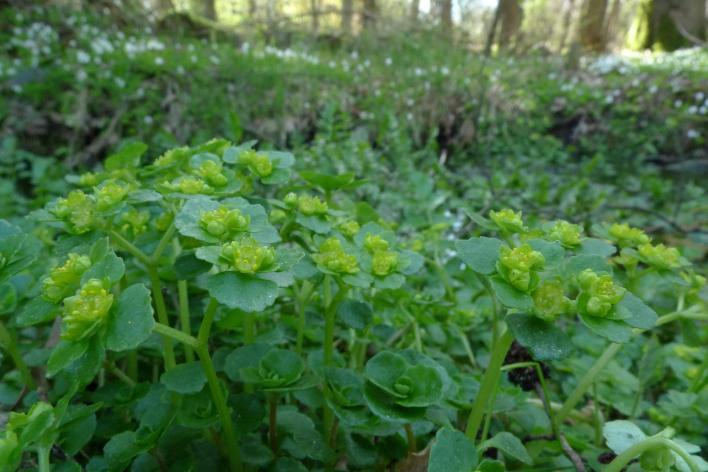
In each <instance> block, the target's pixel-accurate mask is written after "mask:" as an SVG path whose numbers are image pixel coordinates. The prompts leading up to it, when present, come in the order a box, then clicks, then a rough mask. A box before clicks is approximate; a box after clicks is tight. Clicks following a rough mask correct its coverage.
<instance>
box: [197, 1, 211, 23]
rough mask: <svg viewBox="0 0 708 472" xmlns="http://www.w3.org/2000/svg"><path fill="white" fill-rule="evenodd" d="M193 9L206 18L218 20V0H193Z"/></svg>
mask: <svg viewBox="0 0 708 472" xmlns="http://www.w3.org/2000/svg"><path fill="white" fill-rule="evenodd" d="M192 10H193V11H194V12H195V13H197V14H198V15H200V16H203V17H204V18H208V19H210V20H212V21H216V19H217V18H216V0H192Z"/></svg>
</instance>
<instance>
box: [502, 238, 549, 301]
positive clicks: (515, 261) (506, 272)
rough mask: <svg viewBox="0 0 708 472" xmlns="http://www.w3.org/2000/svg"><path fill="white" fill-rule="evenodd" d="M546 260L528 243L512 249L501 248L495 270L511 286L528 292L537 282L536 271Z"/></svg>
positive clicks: (541, 267)
mask: <svg viewBox="0 0 708 472" xmlns="http://www.w3.org/2000/svg"><path fill="white" fill-rule="evenodd" d="M545 262H546V260H545V258H544V257H543V254H541V253H540V252H538V251H535V250H534V249H533V248H532V247H531V246H529V245H528V244H524V245H522V246H519V247H517V248H514V249H510V248H509V247H507V246H503V247H502V248H501V257H500V258H499V262H498V263H497V272H499V274H500V275H501V276H502V277H503V278H504V279H506V281H507V282H509V283H510V284H511V285H512V286H514V287H516V288H517V289H519V290H521V291H522V292H528V291H529V290H530V289H533V288H534V286H535V285H536V283H537V282H538V275H537V274H536V272H537V271H539V270H541V269H543V266H544V264H545Z"/></svg>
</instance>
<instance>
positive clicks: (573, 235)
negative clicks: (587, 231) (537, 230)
mask: <svg viewBox="0 0 708 472" xmlns="http://www.w3.org/2000/svg"><path fill="white" fill-rule="evenodd" d="M581 232H582V231H581V229H580V226H578V225H574V224H572V223H568V222H567V221H562V220H561V221H556V222H555V223H554V224H553V226H552V227H551V228H550V229H549V231H548V234H547V238H548V239H550V240H551V241H559V242H560V243H561V244H562V245H563V246H564V247H567V248H573V247H576V246H578V245H579V244H580V242H581V241H580V235H581Z"/></svg>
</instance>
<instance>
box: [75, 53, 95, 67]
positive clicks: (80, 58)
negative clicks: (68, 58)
mask: <svg viewBox="0 0 708 472" xmlns="http://www.w3.org/2000/svg"><path fill="white" fill-rule="evenodd" d="M76 62H78V63H79V64H88V63H89V62H91V56H89V54H88V53H87V52H85V51H80V50H79V51H76Z"/></svg>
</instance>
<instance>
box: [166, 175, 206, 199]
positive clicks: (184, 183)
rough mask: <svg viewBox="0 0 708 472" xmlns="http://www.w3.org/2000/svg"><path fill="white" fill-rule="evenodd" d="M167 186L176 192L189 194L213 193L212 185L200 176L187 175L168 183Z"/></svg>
mask: <svg viewBox="0 0 708 472" xmlns="http://www.w3.org/2000/svg"><path fill="white" fill-rule="evenodd" d="M166 187H167V188H169V189H170V190H174V191H176V192H180V193H185V194H187V195H198V194H200V193H211V191H212V189H211V187H210V186H209V185H208V184H207V183H206V182H204V181H203V180H202V179H200V178H198V177H194V176H193V175H187V176H184V177H180V178H178V179H177V180H175V181H174V182H171V183H168V184H166Z"/></svg>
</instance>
